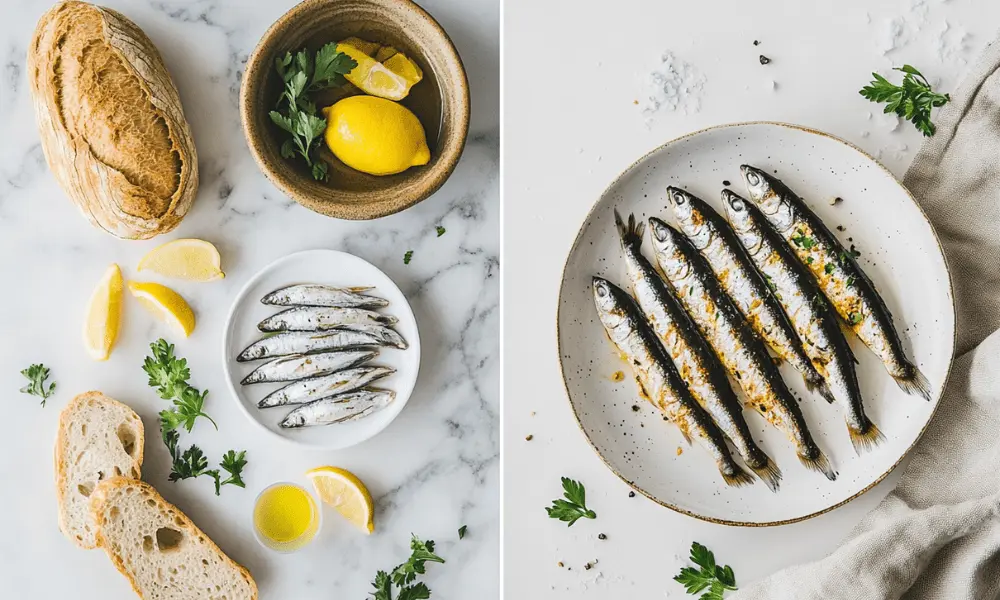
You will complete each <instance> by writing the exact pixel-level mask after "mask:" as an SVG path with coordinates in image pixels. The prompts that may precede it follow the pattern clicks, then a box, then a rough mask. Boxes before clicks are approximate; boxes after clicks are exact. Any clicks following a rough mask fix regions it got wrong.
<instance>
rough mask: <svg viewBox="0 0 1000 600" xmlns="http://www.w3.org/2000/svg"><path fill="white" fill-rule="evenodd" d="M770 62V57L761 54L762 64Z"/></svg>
mask: <svg viewBox="0 0 1000 600" xmlns="http://www.w3.org/2000/svg"><path fill="white" fill-rule="evenodd" d="M770 62H771V59H770V58H768V57H766V56H764V55H763V54H761V55H760V64H762V65H766V64H768V63H770Z"/></svg>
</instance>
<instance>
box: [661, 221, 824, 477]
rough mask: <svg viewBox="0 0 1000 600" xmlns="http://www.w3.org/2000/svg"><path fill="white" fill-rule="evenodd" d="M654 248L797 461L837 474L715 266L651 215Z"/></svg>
mask: <svg viewBox="0 0 1000 600" xmlns="http://www.w3.org/2000/svg"><path fill="white" fill-rule="evenodd" d="M649 226H650V230H651V232H652V238H653V251H654V254H655V255H656V260H657V263H658V264H659V267H660V270H661V272H662V273H663V274H664V275H665V276H666V278H667V280H668V281H669V282H670V283H671V284H673V286H674V289H675V290H676V291H677V296H678V298H679V299H680V301H681V303H682V304H683V305H684V307H685V308H686V309H687V312H688V314H690V315H691V318H692V319H693V320H694V322H695V324H696V325H697V326H698V329H699V331H701V333H702V335H703V336H705V339H706V340H707V341H708V343H709V344H710V345H711V346H712V348H714V349H715V352H716V354H717V355H718V356H719V359H721V361H722V364H723V365H725V367H726V369H728V371H729V372H730V373H731V374H732V375H733V377H734V378H736V380H737V381H738V382H739V384H740V387H741V388H743V392H744V394H746V397H747V401H748V404H750V406H751V407H752V408H754V409H756V410H757V411H758V412H759V413H760V414H761V415H763V416H764V418H765V419H767V421H768V422H770V423H771V424H772V425H774V426H775V427H777V428H778V429H780V430H782V431H783V432H784V433H785V435H787V436H788V438H789V440H791V441H792V443H793V444H794V445H795V452H796V454H797V455H798V457H799V461H801V462H802V464H803V465H805V466H806V467H808V468H810V469H813V470H816V471H819V472H821V473H823V474H824V475H826V477H827V479H830V480H831V481H832V480H834V479H836V477H837V475H836V473H834V471H833V469H832V467H831V466H830V462H829V461H828V460H827V458H826V455H825V454H823V451H822V450H820V448H819V446H817V445H816V442H815V441H814V440H813V437H812V434H810V433H809V429H808V427H807V426H806V422H805V419H804V418H803V416H802V411H801V410H800V409H799V406H798V403H796V401H795V398H794V397H792V394H791V392H789V391H788V387H787V386H785V382H784V381H783V380H782V379H781V375H780V374H779V373H778V368H777V367H776V366H775V364H774V361H772V360H771V357H770V355H769V354H768V353H767V349H766V348H765V347H764V344H763V342H761V340H760V339H759V338H757V336H756V334H754V332H753V329H752V328H751V327H750V324H749V323H747V321H746V319H745V318H744V317H743V313H741V312H740V310H739V309H738V308H737V307H736V305H735V304H733V301H732V300H731V299H730V298H729V296H728V295H726V292H725V290H723V289H722V285H721V284H720V283H719V281H718V280H717V279H716V278H715V273H713V272H712V267H710V266H709V265H708V262H707V261H706V260H705V258H704V257H703V256H702V255H701V254H699V253H698V251H697V250H696V249H695V247H694V246H693V245H691V242H690V241H688V239H687V237H685V236H684V235H683V234H682V233H680V232H679V231H677V230H676V229H674V228H673V227H670V226H669V225H667V224H666V223H664V222H663V221H661V220H659V219H657V218H651V219H649Z"/></svg>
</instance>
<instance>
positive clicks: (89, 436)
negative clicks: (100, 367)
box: [55, 392, 145, 548]
mask: <svg viewBox="0 0 1000 600" xmlns="http://www.w3.org/2000/svg"><path fill="white" fill-rule="evenodd" d="M144 437H145V436H144V432H143V428H142V420H141V419H140V418H139V415H137V414H135V411H133V410H132V409H131V408H129V407H128V406H126V405H124V404H122V403H121V402H118V401H117V400H112V399H111V398H108V397H107V396H105V395H104V394H102V393H100V392H87V393H85V394H80V395H79V396H77V397H76V398H74V399H73V401H72V402H70V403H69V404H68V405H67V406H66V408H64V409H63V410H62V412H61V413H60V414H59V433H58V435H57V436H56V452H55V467H56V498H57V501H58V503H59V528H60V529H62V532H63V533H64V534H65V535H66V537H68V538H69V539H70V540H72V541H73V542H75V543H76V544H77V545H78V546H80V547H82V548H94V547H96V546H97V541H96V537H95V535H96V533H97V529H96V527H95V526H94V521H93V517H92V516H91V513H90V495H91V493H93V491H94V488H96V487H97V484H98V483H100V482H101V481H102V480H104V479H110V478H112V477H115V476H119V475H127V476H129V477H133V478H136V479H138V478H139V476H140V474H141V472H140V471H141V469H142V446H143V442H144Z"/></svg>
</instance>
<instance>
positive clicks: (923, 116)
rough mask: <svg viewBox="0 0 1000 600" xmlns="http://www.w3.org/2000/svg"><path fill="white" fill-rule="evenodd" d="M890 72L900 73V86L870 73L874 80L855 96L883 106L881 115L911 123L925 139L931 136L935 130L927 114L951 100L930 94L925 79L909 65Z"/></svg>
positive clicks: (948, 97)
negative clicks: (898, 117) (882, 103)
mask: <svg viewBox="0 0 1000 600" xmlns="http://www.w3.org/2000/svg"><path fill="white" fill-rule="evenodd" d="M893 70H894V71H901V72H903V73H904V75H903V82H902V85H896V84H894V83H892V82H890V81H889V80H888V79H886V78H885V77H882V76H881V75H879V74H878V73H872V77H874V78H875V80H874V81H872V82H871V83H869V84H868V85H866V86H865V87H863V88H861V91H860V92H858V93H859V94H861V95H862V96H864V97H865V98H867V99H869V100H871V101H872V102H885V103H886V106H885V110H884V111H883V112H885V113H896V115H897V116H900V117H902V118H904V119H906V120H907V121H910V122H912V123H913V125H914V126H915V127H916V128H917V130H918V131H920V132H921V133H923V134H924V135H925V136H927V137H930V136H932V135H934V132H935V131H936V127H935V126H934V123H932V122H931V110H932V109H934V108H938V107H941V106H944V105H945V104H946V103H947V102H948V101H949V100H951V97H950V96H949V95H948V94H938V93H937V92H934V91H933V90H932V89H931V84H930V83H928V81H927V78H925V77H924V76H923V75H922V74H921V73H920V71H918V70H916V69H915V68H913V67H911V66H910V65H903V66H902V67H894V68H893Z"/></svg>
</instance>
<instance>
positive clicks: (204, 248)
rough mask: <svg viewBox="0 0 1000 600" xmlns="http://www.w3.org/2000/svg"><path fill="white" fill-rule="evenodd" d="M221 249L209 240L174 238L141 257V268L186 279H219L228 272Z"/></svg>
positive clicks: (141, 269)
mask: <svg viewBox="0 0 1000 600" xmlns="http://www.w3.org/2000/svg"><path fill="white" fill-rule="evenodd" d="M221 265H222V257H220V256H219V251H218V250H217V249H216V248H215V246H213V245H212V244H210V243H209V242H206V241H205V240H194V239H184V240H174V241H172V242H167V243H166V244H163V245H162V246H158V247H156V248H154V249H152V250H150V252H149V253H148V254H146V256H143V257H142V260H140V261H139V270H140V271H152V272H154V273H159V274H160V275H164V276H166V277H175V278H177V279H184V280H186V281H215V280H216V279H222V278H223V277H225V276H226V274H225V273H223V272H222V269H221V268H220V267H221Z"/></svg>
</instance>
